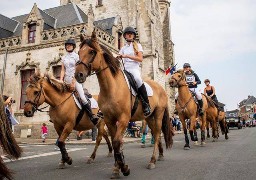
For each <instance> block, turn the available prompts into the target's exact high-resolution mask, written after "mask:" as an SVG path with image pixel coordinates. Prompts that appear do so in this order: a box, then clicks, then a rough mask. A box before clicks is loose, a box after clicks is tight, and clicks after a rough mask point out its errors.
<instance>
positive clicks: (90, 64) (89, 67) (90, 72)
mask: <svg viewBox="0 0 256 180" xmlns="http://www.w3.org/2000/svg"><path fill="white" fill-rule="evenodd" d="M82 50H83V49H82ZM92 52H93V55H92V57H91V58H90V60H89V62H88V63H84V62H83V61H82V60H79V61H78V62H77V63H76V66H78V65H79V64H82V65H84V66H85V67H86V68H87V69H88V70H89V72H88V75H87V77H89V76H92V75H94V74H99V73H100V72H101V71H103V70H105V69H107V68H108V66H107V67H105V68H103V69H100V70H98V71H96V72H94V73H92V72H93V69H92V63H93V61H94V60H95V57H96V55H97V52H96V51H92Z"/></svg>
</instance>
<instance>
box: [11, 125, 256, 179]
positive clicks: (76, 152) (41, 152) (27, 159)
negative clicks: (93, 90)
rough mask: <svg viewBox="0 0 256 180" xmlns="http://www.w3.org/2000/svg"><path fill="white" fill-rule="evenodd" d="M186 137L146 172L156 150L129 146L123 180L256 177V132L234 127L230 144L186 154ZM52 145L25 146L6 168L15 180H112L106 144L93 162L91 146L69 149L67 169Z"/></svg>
mask: <svg viewBox="0 0 256 180" xmlns="http://www.w3.org/2000/svg"><path fill="white" fill-rule="evenodd" d="M199 136H200V134H199ZM183 137H184V136H183V134H178V135H176V136H175V137H174V145H173V148H172V149H171V150H169V151H166V150H165V151H164V155H165V161H160V162H157V164H156V168H155V169H153V170H148V169H146V166H147V163H148V162H149V160H150V158H151V154H152V150H153V148H152V147H149V144H148V146H147V147H146V148H140V144H139V143H130V144H125V146H124V153H125V160H126V163H127V164H128V165H129V167H130V169H131V174H130V176H128V177H124V176H121V179H139V180H140V179H172V180H176V179H177V180H180V179H181V180H183V179H189V180H201V179H207V180H229V179H230V180H236V179H237V180H241V179H242V180H247V179H248V180H253V179H256V128H246V129H241V130H237V129H234V130H231V131H230V133H229V137H230V138H229V140H225V139H224V136H221V137H220V138H219V140H218V141H217V142H211V140H207V144H206V145H205V146H204V147H201V146H195V145H193V144H192V145H191V149H190V150H183V146H184V138H183ZM148 141H149V140H148ZM54 147H55V146H54V145H41V146H40V145H23V150H24V154H23V157H22V158H21V159H20V160H17V161H12V162H6V163H7V166H8V167H9V168H10V169H12V170H13V171H14V172H15V174H14V177H15V179H17V180H46V179H49V180H50V179H54V180H55V179H56V180H63V179H68V180H73V179H74V180H77V179H109V178H110V176H111V173H112V167H113V163H114V159H113V157H106V155H107V146H106V145H102V146H100V147H99V151H98V154H97V157H96V160H95V162H94V163H93V164H87V163H86V160H87V159H88V157H89V156H90V153H91V152H92V150H93V145H69V146H67V147H68V149H69V150H70V151H72V152H70V153H69V154H70V156H71V157H72V158H73V164H72V165H71V166H67V167H66V169H58V162H59V159H60V154H59V151H56V150H54Z"/></svg>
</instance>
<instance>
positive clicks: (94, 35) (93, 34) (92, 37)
mask: <svg viewBox="0 0 256 180" xmlns="http://www.w3.org/2000/svg"><path fill="white" fill-rule="evenodd" d="M91 39H92V41H94V42H97V35H96V30H95V28H94V29H93V32H92V36H91Z"/></svg>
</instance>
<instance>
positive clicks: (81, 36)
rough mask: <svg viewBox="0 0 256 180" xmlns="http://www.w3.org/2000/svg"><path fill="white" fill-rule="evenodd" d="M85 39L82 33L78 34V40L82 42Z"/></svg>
mask: <svg viewBox="0 0 256 180" xmlns="http://www.w3.org/2000/svg"><path fill="white" fill-rule="evenodd" d="M84 39H85V37H84V35H83V34H80V41H81V42H83V41H84Z"/></svg>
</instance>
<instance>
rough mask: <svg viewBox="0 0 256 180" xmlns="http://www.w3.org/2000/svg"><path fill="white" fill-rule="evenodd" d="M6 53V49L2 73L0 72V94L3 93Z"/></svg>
mask: <svg viewBox="0 0 256 180" xmlns="http://www.w3.org/2000/svg"><path fill="white" fill-rule="evenodd" d="M7 54H8V49H6V51H5V57H4V64H3V73H2V79H1V84H0V85H1V86H0V87H1V89H0V94H3V91H4V79H5V69H6V61H7Z"/></svg>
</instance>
